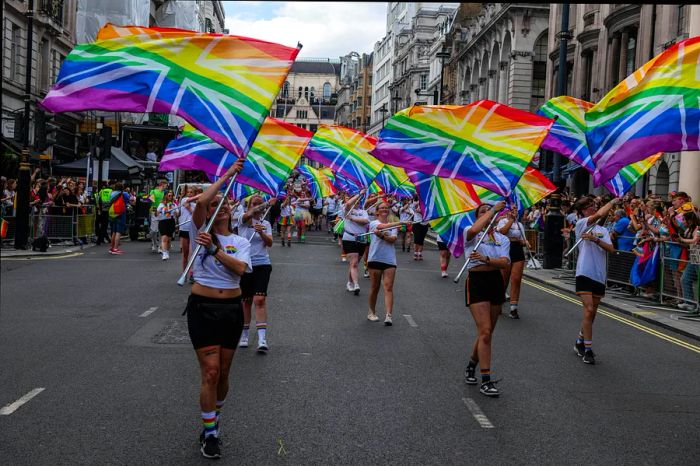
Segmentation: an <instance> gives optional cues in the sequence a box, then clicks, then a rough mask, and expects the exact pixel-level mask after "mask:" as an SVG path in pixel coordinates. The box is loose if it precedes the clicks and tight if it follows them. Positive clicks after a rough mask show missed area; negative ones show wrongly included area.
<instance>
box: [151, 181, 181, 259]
mask: <svg viewBox="0 0 700 466" xmlns="http://www.w3.org/2000/svg"><path fill="white" fill-rule="evenodd" d="M176 210H177V203H176V202H175V195H174V194H173V192H172V191H166V193H165V195H164V196H163V200H162V201H161V203H160V204H158V209H157V210H156V213H157V214H158V233H160V251H161V255H162V257H163V260H168V259H170V241H171V240H172V238H173V236H174V235H175V226H176V224H175V215H176V212H175V211H176Z"/></svg>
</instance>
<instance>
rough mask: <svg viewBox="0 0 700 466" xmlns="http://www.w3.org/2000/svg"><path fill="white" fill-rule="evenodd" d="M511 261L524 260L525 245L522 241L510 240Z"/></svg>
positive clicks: (512, 262)
mask: <svg viewBox="0 0 700 466" xmlns="http://www.w3.org/2000/svg"><path fill="white" fill-rule="evenodd" d="M509 256H510V263H511V264H515V263H516V262H523V261H524V260H525V251H524V250H523V245H522V244H520V241H511V242H510V254H509Z"/></svg>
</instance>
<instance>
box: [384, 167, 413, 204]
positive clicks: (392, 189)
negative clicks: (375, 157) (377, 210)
mask: <svg viewBox="0 0 700 466" xmlns="http://www.w3.org/2000/svg"><path fill="white" fill-rule="evenodd" d="M374 181H375V182H376V183H377V184H378V185H379V186H380V187H381V188H382V190H383V191H384V192H385V193H387V194H394V195H396V197H413V195H414V194H415V193H416V187H415V186H414V185H413V183H412V182H411V180H410V179H409V177H408V174H407V173H406V171H405V170H404V169H403V168H399V167H394V166H393V165H384V166H383V167H382V169H381V170H380V171H379V174H377V177H376V178H375V179H374Z"/></svg>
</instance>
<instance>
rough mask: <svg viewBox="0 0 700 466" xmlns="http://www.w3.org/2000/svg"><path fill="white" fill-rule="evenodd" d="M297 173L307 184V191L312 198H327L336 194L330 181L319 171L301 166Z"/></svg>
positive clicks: (307, 166)
mask: <svg viewBox="0 0 700 466" xmlns="http://www.w3.org/2000/svg"><path fill="white" fill-rule="evenodd" d="M299 172H300V173H301V174H302V175H304V176H305V177H306V180H307V181H308V182H309V189H310V190H311V194H312V195H313V197H314V198H319V197H322V198H323V197H328V196H332V195H333V194H335V193H337V192H338V190H337V189H336V187H335V186H333V183H332V182H331V180H330V179H329V178H328V177H327V176H326V175H325V174H324V173H323V172H322V171H321V170H317V169H315V168H314V167H311V166H309V165H302V166H301V167H299Z"/></svg>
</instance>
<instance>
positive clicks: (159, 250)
mask: <svg viewBox="0 0 700 466" xmlns="http://www.w3.org/2000/svg"><path fill="white" fill-rule="evenodd" d="M162 253H163V250H162V249H161V248H160V246H158V254H162Z"/></svg>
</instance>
